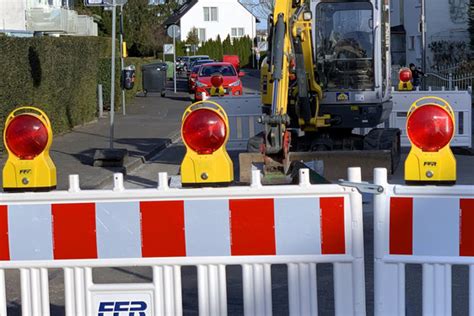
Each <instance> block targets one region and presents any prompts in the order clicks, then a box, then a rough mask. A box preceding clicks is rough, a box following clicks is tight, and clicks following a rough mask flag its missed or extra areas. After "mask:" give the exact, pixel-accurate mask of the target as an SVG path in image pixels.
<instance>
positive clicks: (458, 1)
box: [390, 0, 469, 70]
mask: <svg viewBox="0 0 474 316" xmlns="http://www.w3.org/2000/svg"><path fill="white" fill-rule="evenodd" d="M422 1H425V21H426V22H425V24H426V47H427V50H426V65H427V69H428V70H429V69H430V68H431V67H432V66H434V65H436V64H437V62H439V61H438V60H437V57H438V55H439V52H434V51H433V49H431V48H430V44H433V43H435V44H436V43H444V45H446V44H447V45H454V46H456V45H458V44H461V43H463V42H465V43H467V42H468V41H469V33H468V20H469V15H468V13H469V0H449V1H447V0H390V13H391V21H390V24H391V36H392V43H391V44H392V63H395V64H400V65H408V64H410V63H414V64H416V65H421V64H422V56H423V47H422V46H423V45H422V36H421V35H422V34H421V32H420V27H419V25H420V19H421V6H422ZM461 46H462V44H461ZM440 49H443V48H440ZM449 54H451V55H452V53H447V55H449Z"/></svg>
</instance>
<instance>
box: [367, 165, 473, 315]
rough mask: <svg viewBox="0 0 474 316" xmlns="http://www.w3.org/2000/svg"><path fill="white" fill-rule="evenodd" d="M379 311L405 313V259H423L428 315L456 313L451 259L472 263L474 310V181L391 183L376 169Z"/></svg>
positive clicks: (424, 301)
mask: <svg viewBox="0 0 474 316" xmlns="http://www.w3.org/2000/svg"><path fill="white" fill-rule="evenodd" d="M374 183H375V184H376V185H380V186H382V187H383V188H384V192H383V193H382V194H378V195H375V197H374V234H375V235H374V243H375V244H374V245H375V250H374V257H375V258H374V259H375V266H374V271H375V282H374V283H375V289H374V293H375V315H384V316H385V315H405V312H406V308H407V304H406V302H405V295H406V293H405V280H406V275H405V265H406V264H409V263H415V264H421V265H422V275H423V276H422V310H423V315H451V314H452V293H451V291H452V284H451V268H452V265H467V266H469V314H470V315H474V238H473V237H472V236H473V235H472V234H473V233H472V232H473V231H474V186H473V185H456V186H451V187H438V186H423V187H411V186H402V185H390V184H388V183H387V171H386V170H385V169H375V174H374Z"/></svg>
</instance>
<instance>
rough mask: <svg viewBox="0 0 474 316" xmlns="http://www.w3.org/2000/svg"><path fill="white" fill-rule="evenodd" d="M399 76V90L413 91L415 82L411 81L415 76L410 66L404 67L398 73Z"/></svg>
mask: <svg viewBox="0 0 474 316" xmlns="http://www.w3.org/2000/svg"><path fill="white" fill-rule="evenodd" d="M398 78H399V79H400V81H399V82H398V90H399V91H411V90H413V84H412V83H411V79H412V78H413V74H412V72H411V70H410V68H402V69H400V72H399V73H398Z"/></svg>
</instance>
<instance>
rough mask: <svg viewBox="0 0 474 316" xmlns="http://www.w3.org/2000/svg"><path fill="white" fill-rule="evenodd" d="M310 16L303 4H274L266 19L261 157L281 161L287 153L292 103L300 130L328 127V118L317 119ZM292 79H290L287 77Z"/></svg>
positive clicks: (290, 1)
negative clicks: (268, 98)
mask: <svg viewBox="0 0 474 316" xmlns="http://www.w3.org/2000/svg"><path fill="white" fill-rule="evenodd" d="M311 19H312V15H311V12H310V11H309V9H308V8H307V6H306V5H305V4H304V3H303V2H302V1H296V0H278V1H275V9H274V12H273V15H271V16H270V18H269V25H270V41H269V51H268V55H269V56H268V59H267V60H268V62H269V65H268V76H269V79H270V84H271V85H272V89H271V90H272V102H271V110H270V113H269V114H266V115H263V116H262V118H261V122H262V123H263V124H264V125H265V129H264V131H265V135H264V136H265V141H264V145H265V146H264V154H265V155H268V156H272V158H273V159H275V160H279V161H284V160H285V158H286V157H287V155H288V153H289V145H290V134H289V132H288V131H287V127H288V126H289V125H290V116H289V115H288V103H289V101H290V100H291V101H292V102H294V103H295V107H296V114H297V117H298V122H297V124H298V125H299V126H300V128H301V129H302V130H314V129H316V128H317V127H318V126H327V123H326V121H327V119H328V117H322V118H320V117H318V112H319V101H320V100H321V98H322V90H321V87H320V86H319V85H318V83H317V81H316V77H315V67H314V60H313V46H312V40H311V23H312V22H311ZM290 77H291V78H290Z"/></svg>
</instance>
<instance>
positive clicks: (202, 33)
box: [198, 29, 206, 43]
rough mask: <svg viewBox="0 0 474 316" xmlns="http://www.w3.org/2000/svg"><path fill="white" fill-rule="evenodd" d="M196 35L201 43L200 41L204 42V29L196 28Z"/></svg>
mask: <svg viewBox="0 0 474 316" xmlns="http://www.w3.org/2000/svg"><path fill="white" fill-rule="evenodd" d="M198 31H199V32H198V37H199V41H200V42H201V43H202V42H205V41H206V29H198Z"/></svg>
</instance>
